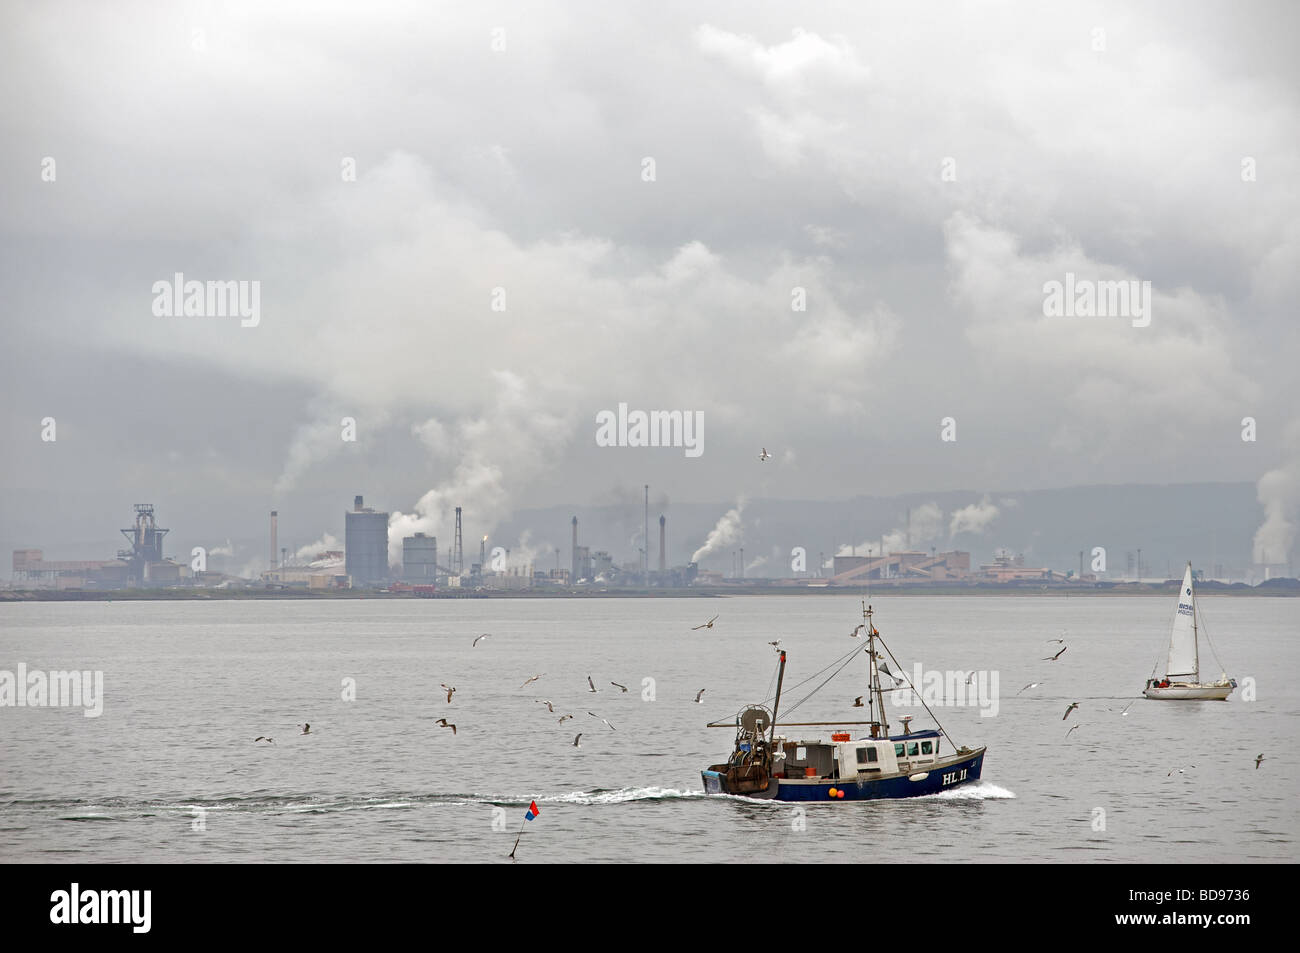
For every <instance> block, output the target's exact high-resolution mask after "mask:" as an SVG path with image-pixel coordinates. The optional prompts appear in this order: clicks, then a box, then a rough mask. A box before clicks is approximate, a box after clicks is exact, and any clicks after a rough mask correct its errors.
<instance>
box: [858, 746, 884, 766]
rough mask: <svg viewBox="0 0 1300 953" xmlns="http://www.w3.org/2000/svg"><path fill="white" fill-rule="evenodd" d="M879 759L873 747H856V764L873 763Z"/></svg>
mask: <svg viewBox="0 0 1300 953" xmlns="http://www.w3.org/2000/svg"><path fill="white" fill-rule="evenodd" d="M878 760H880V755H879V754H878V753H877V751H876V749H875V748H874V747H868V748H859V749H858V764H875V763H876V762H877V761H878Z"/></svg>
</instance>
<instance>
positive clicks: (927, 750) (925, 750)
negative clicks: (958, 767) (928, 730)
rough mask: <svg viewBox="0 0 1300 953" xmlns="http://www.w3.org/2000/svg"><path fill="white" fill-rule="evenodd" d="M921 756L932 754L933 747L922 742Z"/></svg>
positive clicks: (927, 742) (926, 742) (929, 743)
mask: <svg viewBox="0 0 1300 953" xmlns="http://www.w3.org/2000/svg"><path fill="white" fill-rule="evenodd" d="M921 754H934V745H933V744H932V743H931V742H929V741H922V742H921Z"/></svg>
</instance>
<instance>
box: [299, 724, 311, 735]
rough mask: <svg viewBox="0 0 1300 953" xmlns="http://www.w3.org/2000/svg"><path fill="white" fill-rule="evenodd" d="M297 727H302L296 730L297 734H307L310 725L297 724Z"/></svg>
mask: <svg viewBox="0 0 1300 953" xmlns="http://www.w3.org/2000/svg"><path fill="white" fill-rule="evenodd" d="M298 727H299V728H301V729H302V731H300V732H298V734H300V735H309V734H311V725H310V724H305V725H299V726H298Z"/></svg>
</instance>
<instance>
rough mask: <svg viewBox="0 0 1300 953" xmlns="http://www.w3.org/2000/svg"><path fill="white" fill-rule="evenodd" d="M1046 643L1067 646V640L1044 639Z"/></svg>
mask: <svg viewBox="0 0 1300 953" xmlns="http://www.w3.org/2000/svg"><path fill="white" fill-rule="evenodd" d="M1043 641H1044V642H1056V643H1057V644H1059V645H1064V644H1065V639H1044V640H1043Z"/></svg>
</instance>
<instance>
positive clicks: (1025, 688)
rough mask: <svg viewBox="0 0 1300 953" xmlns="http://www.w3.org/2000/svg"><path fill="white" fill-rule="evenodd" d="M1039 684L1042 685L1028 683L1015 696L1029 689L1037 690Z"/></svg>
mask: <svg viewBox="0 0 1300 953" xmlns="http://www.w3.org/2000/svg"><path fill="white" fill-rule="evenodd" d="M1041 684H1043V683H1042V682H1030V683H1029V684H1028V685H1026V686H1025V687H1024V688H1022V689H1020V691H1019V692H1016V694H1017V695H1019V694H1020V693H1021V692H1027V691H1029V689H1031V688H1037V687H1038V686H1039V685H1041Z"/></svg>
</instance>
